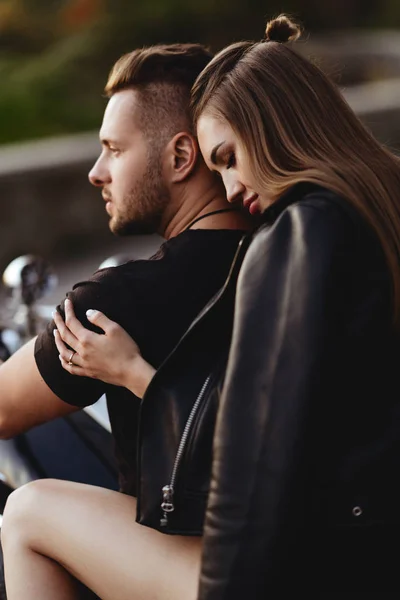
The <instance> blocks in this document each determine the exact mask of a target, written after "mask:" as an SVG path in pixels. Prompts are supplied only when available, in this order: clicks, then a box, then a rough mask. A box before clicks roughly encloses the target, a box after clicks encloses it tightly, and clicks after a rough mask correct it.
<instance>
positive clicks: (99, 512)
mask: <svg viewBox="0 0 400 600" xmlns="http://www.w3.org/2000/svg"><path fill="white" fill-rule="evenodd" d="M135 515H136V500H135V499H134V498H132V497H130V496H126V495H124V494H120V493H118V492H113V491H110V490H106V489H103V488H98V487H94V486H89V485H83V484H79V483H71V482H66V481H57V480H50V479H47V480H41V481H35V482H32V483H29V484H27V485H25V486H23V487H22V488H19V489H18V490H16V491H15V492H13V493H12V494H11V496H10V497H9V499H8V501H7V505H6V509H5V512H4V520H3V526H2V534H1V537H2V545H3V552H4V566H5V579H6V588H7V597H8V600H21V599H22V598H23V599H24V600H38V598H40V600H50V599H51V600H72V599H76V598H78V597H79V594H78V592H77V589H76V587H75V583H74V579H73V577H76V578H77V579H79V580H80V581H82V582H83V583H84V584H85V585H86V586H88V587H89V588H90V589H92V590H93V591H94V592H95V593H96V594H97V595H98V596H100V598H102V599H103V600H136V599H137V600H181V599H182V600H191V599H195V598H196V594H197V580H198V575H199V570H200V553H201V538H194V537H182V536H172V535H164V534H161V533H159V532H157V531H155V530H153V529H149V528H148V527H143V526H142V525H138V524H137V523H136V522H135ZM70 575H72V576H73V577H71V576H70Z"/></svg>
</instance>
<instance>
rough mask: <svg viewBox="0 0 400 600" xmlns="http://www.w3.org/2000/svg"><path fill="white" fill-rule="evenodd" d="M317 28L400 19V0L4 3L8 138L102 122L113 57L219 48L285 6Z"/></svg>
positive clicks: (0, 31) (2, 100)
mask: <svg viewBox="0 0 400 600" xmlns="http://www.w3.org/2000/svg"><path fill="white" fill-rule="evenodd" d="M283 11H284V12H288V13H290V14H292V15H294V16H296V17H297V18H299V19H300V20H301V22H302V23H303V24H304V25H305V27H306V29H307V30H308V31H310V32H311V31H322V30H332V29H338V28H348V27H378V26H379V27H396V26H400V2H399V0H380V2H368V1H366V0H331V1H330V2H323V1H321V0H319V1H318V0H297V1H296V0H287V1H286V2H282V1H277V0H271V1H270V2H263V1H261V0H186V1H183V0H0V77H1V87H0V143H6V142H12V141H17V140H22V139H28V138H36V137H43V136H49V135H57V134H63V133H72V132H76V131H82V130H87V129H92V128H97V127H98V125H99V123H100V121H101V116H102V113H103V109H104V103H105V100H104V98H103V97H102V89H103V86H104V84H105V81H106V79H107V74H108V71H109V69H110V68H111V66H112V64H113V62H114V61H115V60H116V59H117V58H118V57H119V56H120V55H121V54H122V53H124V52H128V51H129V50H132V49H133V48H135V47H138V46H142V45H149V44H152V43H159V42H164V43H170V42H177V41H180V42H185V41H199V42H202V43H205V44H207V45H208V46H210V47H211V48H212V49H213V50H218V49H219V48H220V47H222V46H223V45H225V44H227V43H230V42H231V41H234V40H238V39H243V38H250V39H259V38H261V37H262V36H263V28H264V23H265V21H266V19H267V18H271V17H272V16H275V15H277V14H279V13H280V12H283Z"/></svg>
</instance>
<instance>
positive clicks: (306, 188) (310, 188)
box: [261, 181, 324, 225]
mask: <svg viewBox="0 0 400 600" xmlns="http://www.w3.org/2000/svg"><path fill="white" fill-rule="evenodd" d="M322 189H324V188H322V187H321V186H320V185H317V184H315V183H309V182H308V181H302V182H301V183H297V184H296V185H294V186H293V187H291V188H290V189H289V190H288V191H287V192H285V193H284V194H283V196H281V197H280V198H279V199H278V200H276V202H274V203H273V204H271V206H269V207H268V208H266V209H265V210H264V212H263V213H262V215H261V221H262V224H265V225H271V224H272V223H274V221H276V219H277V218H278V217H279V215H280V214H281V213H282V212H283V211H284V210H285V208H287V207H288V206H290V205H291V204H294V202H297V201H298V200H300V199H301V198H303V197H304V196H306V195H308V194H310V193H311V192H315V191H316V190H322Z"/></svg>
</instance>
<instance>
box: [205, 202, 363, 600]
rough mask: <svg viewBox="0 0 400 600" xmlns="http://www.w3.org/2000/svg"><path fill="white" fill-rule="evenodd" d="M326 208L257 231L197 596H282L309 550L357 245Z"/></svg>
mask: <svg viewBox="0 0 400 600" xmlns="http://www.w3.org/2000/svg"><path fill="white" fill-rule="evenodd" d="M326 204H327V203H324V202H323V201H322V205H321V206H319V205H318V206H315V204H313V205H310V204H307V203H298V204H295V205H292V206H291V207H289V208H288V209H286V210H285V211H284V212H283V213H282V214H281V215H280V217H279V218H278V220H277V221H276V222H275V223H274V225H272V226H271V227H270V228H264V229H261V231H259V233H258V234H257V235H256V236H255V238H254V240H253V242H252V244H251V246H250V248H249V250H248V252H247V255H246V257H245V260H244V263H243V266H242V269H241V273H240V276H239V281H238V289H237V296H236V306H235V318H234V329H233V337H232V344H231V350H230V356H229V361H228V368H227V373H226V378H225V384H224V389H223V394H222V397H221V404H220V408H219V413H218V419H217V425H216V432H215V438H214V459H213V468H212V482H211V490H210V496H209V502H208V508H207V514H206V523H205V532H204V545H203V559H202V567H201V576H200V588H199V595H198V600H236V599H238V600H239V598H240V599H241V600H242V599H243V598H251V600H261V599H262V600H264V599H265V598H271V599H272V598H277V597H279V598H280V597H281V596H276V595H274V593H272V592H273V591H274V590H275V589H277V587H280V586H281V584H282V579H281V578H282V576H284V577H286V579H288V578H289V580H290V577H291V576H292V574H293V571H292V567H293V565H294V563H291V560H292V559H293V560H294V561H295V560H296V558H295V548H296V546H298V544H299V542H300V546H301V543H303V544H305V545H307V543H308V541H307V539H302V540H301V536H302V532H301V526H302V525H303V524H304V522H305V520H306V510H307V509H306V499H305V496H304V493H303V492H304V489H305V488H306V487H307V477H308V476H309V475H308V473H309V467H310V460H312V452H311V454H310V448H309V444H308V443H307V435H308V429H309V427H310V422H311V421H312V419H313V418H314V410H315V402H316V401H318V400H320V398H319V391H320V389H321V379H322V377H323V376H322V373H323V372H324V369H326V362H327V361H328V357H329V354H330V349H331V348H333V347H334V345H335V341H334V340H335V338H337V336H339V335H340V333H339V330H338V324H340V315H341V314H343V313H342V306H343V305H344V303H345V302H346V280H347V275H346V273H348V271H349V269H350V268H351V267H350V265H349V260H348V259H349V252H351V247H352V244H353V243H354V231H353V232H352V223H351V221H350V219H348V217H347V215H346V214H345V213H344V211H343V212H342V211H341V209H339V208H337V207H332V208H331V207H329V206H327V205H326ZM312 451H314V452H318V450H317V449H316V448H314V449H312ZM284 597H286V596H284Z"/></svg>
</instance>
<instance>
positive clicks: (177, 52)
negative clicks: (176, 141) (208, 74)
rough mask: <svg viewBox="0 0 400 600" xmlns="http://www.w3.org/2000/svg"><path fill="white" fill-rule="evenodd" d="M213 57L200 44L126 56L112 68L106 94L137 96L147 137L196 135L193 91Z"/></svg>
mask: <svg viewBox="0 0 400 600" xmlns="http://www.w3.org/2000/svg"><path fill="white" fill-rule="evenodd" d="M212 56H213V55H212V53H211V52H210V51H209V50H208V49H207V48H206V47H205V46H203V45H201V44H170V45H157V46H150V47H145V48H140V49H138V50H134V51H133V52H129V53H128V54H124V55H123V56H121V58H120V59H119V60H118V61H117V62H116V63H115V65H114V66H113V68H112V70H111V72H110V75H109V78H108V81H107V85H106V87H105V93H106V95H107V96H108V97H109V98H110V97H111V96H113V95H114V94H115V93H117V92H119V91H122V90H126V89H134V90H136V91H137V92H138V98H139V107H140V123H141V127H142V128H143V131H144V132H145V134H146V137H149V138H151V137H153V136H157V137H161V138H163V139H164V140H167V139H170V138H171V137H173V136H174V135H175V134H176V133H178V132H179V131H181V130H186V131H189V132H190V133H193V125H192V119H191V115H190V90H191V87H192V85H193V83H194V81H195V80H196V78H197V76H198V75H199V74H200V73H201V71H202V70H203V69H204V67H205V66H206V65H207V64H208V63H209V62H210V60H211V58H212Z"/></svg>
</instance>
